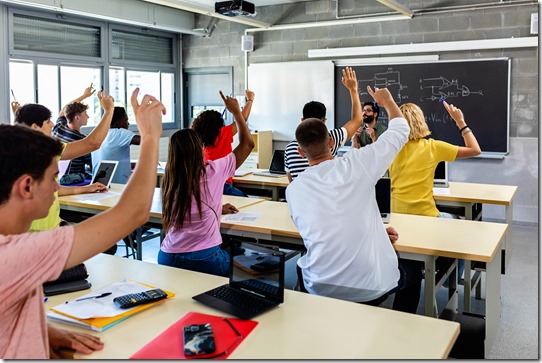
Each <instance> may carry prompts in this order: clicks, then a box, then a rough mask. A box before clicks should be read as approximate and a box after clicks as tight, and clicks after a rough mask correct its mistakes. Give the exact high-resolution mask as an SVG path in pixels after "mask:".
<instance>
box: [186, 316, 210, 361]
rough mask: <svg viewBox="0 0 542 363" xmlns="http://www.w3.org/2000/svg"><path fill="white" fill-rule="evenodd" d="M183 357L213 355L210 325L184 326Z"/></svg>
mask: <svg viewBox="0 0 542 363" xmlns="http://www.w3.org/2000/svg"><path fill="white" fill-rule="evenodd" d="M183 344H184V355H187V356H193V355H201V354H209V353H213V352H214V351H215V350H216V346H215V337H214V334H213V328H212V326H211V324H210V323H207V324H195V325H186V326H185V327H184V328H183Z"/></svg>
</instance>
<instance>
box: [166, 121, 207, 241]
mask: <svg viewBox="0 0 542 363" xmlns="http://www.w3.org/2000/svg"><path fill="white" fill-rule="evenodd" d="M200 181H203V184H200ZM206 181H207V175H206V172H205V166H204V165H203V148H202V147H201V139H200V138H199V136H198V134H197V133H196V132H195V131H194V130H191V129H182V130H179V131H177V132H175V133H174V134H173V135H171V139H170V140H169V150H168V158H167V164H166V168H165V172H164V177H163V178H162V186H161V187H162V224H163V226H164V228H163V229H164V230H165V231H168V230H169V229H170V228H172V227H173V228H174V229H180V228H182V226H183V223H184V221H185V219H186V220H187V221H188V222H190V221H191V217H190V211H191V210H192V196H193V197H194V199H195V201H196V204H197V206H198V212H199V216H200V218H202V215H201V204H202V194H203V193H207V192H208V190H207V182H206ZM201 185H203V190H202V189H201Z"/></svg>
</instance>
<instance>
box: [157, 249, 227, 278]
mask: <svg viewBox="0 0 542 363" xmlns="http://www.w3.org/2000/svg"><path fill="white" fill-rule="evenodd" d="M158 264H160V265H166V266H172V267H179V268H184V269H185V270H191V271H197V272H204V273H207V274H211V275H218V276H228V275H229V271H230V255H229V254H228V252H226V251H224V250H223V249H221V248H220V246H215V247H211V248H207V249H205V250H201V251H195V252H187V253H167V252H164V251H162V250H160V252H158Z"/></svg>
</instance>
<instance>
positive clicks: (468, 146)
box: [442, 101, 482, 159]
mask: <svg viewBox="0 0 542 363" xmlns="http://www.w3.org/2000/svg"><path fill="white" fill-rule="evenodd" d="M442 103H443V104H444V107H445V108H446V111H448V113H449V114H450V116H451V117H452V118H453V119H454V121H455V124H456V125H457V127H458V128H459V130H461V135H462V136H463V140H464V141H465V146H460V147H459V150H458V151H457V156H456V158H457V159H464V158H470V157H473V156H476V155H479V154H480V153H481V152H482V150H481V149H480V145H478V140H476V137H475V136H474V134H473V133H472V130H471V129H470V128H469V127H468V126H467V123H466V122H465V118H464V117H463V112H461V110H460V109H459V108H457V107H455V106H454V105H453V104H452V105H449V104H448V103H447V102H446V101H443V102H442Z"/></svg>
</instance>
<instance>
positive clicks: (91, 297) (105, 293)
mask: <svg viewBox="0 0 542 363" xmlns="http://www.w3.org/2000/svg"><path fill="white" fill-rule="evenodd" d="M111 294H112V293H111V292H104V293H103V294H100V295H94V296H87V297H83V298H81V299H75V301H83V300H90V299H99V298H101V297H106V296H109V295H111ZM67 303H68V302H67V301H66V304H67Z"/></svg>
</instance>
